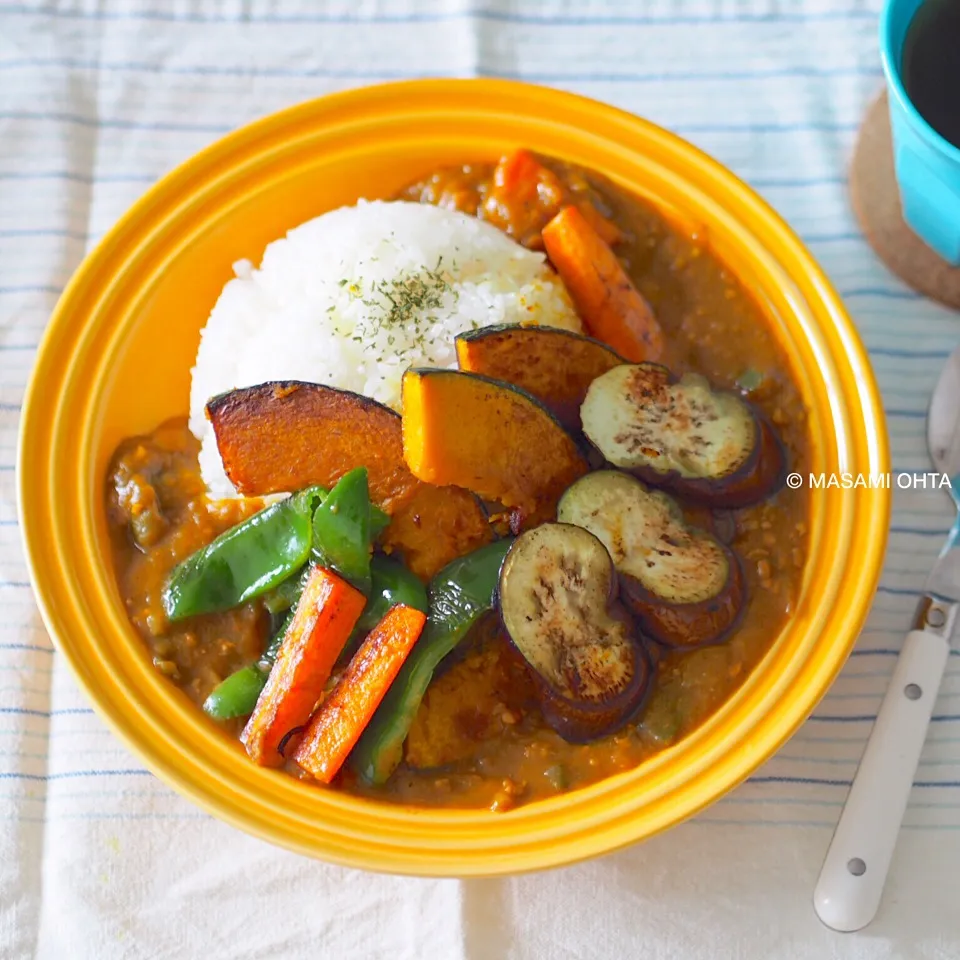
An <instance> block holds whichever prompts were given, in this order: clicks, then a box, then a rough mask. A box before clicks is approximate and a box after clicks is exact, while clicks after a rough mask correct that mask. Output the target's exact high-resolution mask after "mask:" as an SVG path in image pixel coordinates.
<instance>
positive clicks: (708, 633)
mask: <svg viewBox="0 0 960 960" xmlns="http://www.w3.org/2000/svg"><path fill="white" fill-rule="evenodd" d="M557 518H558V520H560V521H561V522H562V523H572V524H575V525H576V526H579V527H583V528H584V529H585V530H589V531H590V532H591V533H592V534H593V535H594V536H595V537H597V539H598V540H600V541H601V543H603V545H604V546H605V547H606V548H607V552H608V553H609V554H610V557H611V559H612V560H613V565H614V566H615V567H616V569H617V573H618V574H619V575H620V592H621V597H622V599H623V602H624V603H625V604H626V606H627V607H629V608H630V610H631V612H632V613H633V614H634V616H635V617H636V618H637V623H638V624H639V626H640V628H641V630H642V631H643V633H644V634H645V635H646V636H648V637H650V638H651V639H653V640H658V641H659V642H660V643H663V644H665V645H667V646H670V647H679V648H685V649H689V648H692V647H699V646H703V645H705V644H708V643H717V642H718V641H720V640H723V639H725V638H726V637H727V636H729V634H730V632H731V630H733V628H734V627H735V626H736V625H737V623H738V622H739V619H740V615H741V613H742V612H743V609H744V602H745V586H744V580H743V571H742V569H741V566H740V561H739V559H738V558H737V555H736V554H735V553H734V552H733V551H732V550H731V549H730V548H729V547H727V546H725V545H724V544H722V543H721V542H720V541H719V540H717V539H716V538H715V537H713V536H712V535H711V534H709V533H707V532H706V531H703V530H698V529H696V528H695V527H692V526H689V525H688V524H687V523H686V522H685V521H684V518H683V514H682V513H681V511H680V508H679V506H678V505H677V503H676V502H675V501H674V500H673V499H672V498H671V497H670V496H669V495H668V494H666V493H664V492H663V491H660V490H650V489H648V488H647V487H646V486H645V485H644V484H643V483H641V482H640V481H639V480H637V479H636V478H634V477H631V476H629V475H628V474H626V473H621V472H619V471H617V470H600V471H597V472H596V473H591V474H589V475H588V476H586V477H583V478H582V479H581V480H578V481H577V482H576V483H575V484H574V485H573V486H572V487H571V488H570V489H569V490H568V491H567V492H566V493H565V494H564V495H563V499H562V500H561V501H560V505H559V507H558V509H557Z"/></svg>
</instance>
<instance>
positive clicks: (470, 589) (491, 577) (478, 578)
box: [349, 538, 513, 784]
mask: <svg viewBox="0 0 960 960" xmlns="http://www.w3.org/2000/svg"><path fill="white" fill-rule="evenodd" d="M512 542H513V541H512V539H510V538H507V539H504V540H497V541H495V542H494V543H489V544H487V545H486V546H483V547H480V549H479V550H474V551H473V552H472V553H468V554H466V555H465V556H463V557H459V558H457V559H456V560H454V561H452V562H451V563H448V564H447V566H445V567H444V568H443V569H442V570H441V571H440V572H439V573H438V574H437V575H436V576H435V577H434V578H433V580H431V581H430V587H429V601H430V610H429V616H428V619H427V626H426V629H425V630H424V633H423V635H422V636H421V637H420V639H419V640H418V641H417V642H416V644H415V645H414V648H413V650H412V651H411V652H410V655H409V656H408V657H407V659H406V662H405V663H404V665H403V666H402V667H401V668H400V672H399V674H397V677H396V679H395V680H394V681H393V683H392V684H391V685H390V689H389V690H388V691H387V693H386V696H385V697H384V698H383V700H382V701H381V702H380V706H379V707H378V708H377V712H376V713H375V714H374V715H373V718H372V719H371V721H370V723H368V724H367V728H366V729H365V730H364V732H363V734H362V735H361V737H360V739H359V741H358V742H357V745H356V746H355V747H354V748H353V750H352V751H351V753H350V759H349V762H350V766H351V767H352V768H353V770H354V771H355V772H356V774H357V775H358V776H359V777H362V778H363V779H364V780H365V781H366V782H367V783H370V784H381V783H384V782H385V781H386V780H387V779H388V778H389V777H390V775H391V774H392V773H393V771H394V770H395V769H396V768H397V766H398V764H399V763H400V760H401V759H402V758H403V742H404V740H406V738H407V734H408V733H409V731H410V726H411V724H412V723H413V719H414V717H415V716H416V713H417V710H418V709H419V708H420V704H421V702H422V701H423V697H424V694H425V693H426V692H427V687H428V686H429V685H430V681H431V680H432V679H433V673H434V670H436V668H437V666H438V665H439V663H440V661H441V660H443V658H444V657H446V656H447V655H448V654H449V653H451V652H452V651H453V649H454V648H455V647H456V646H457V644H458V643H459V642H460V641H461V640H462V639H463V638H464V637H465V636H466V635H467V633H468V632H469V630H470V628H471V627H472V626H473V625H474V624H475V623H476V622H477V620H478V619H479V618H480V617H481V616H482V615H483V614H484V613H486V612H487V611H488V610H490V609H492V608H493V605H494V597H495V593H496V588H497V582H498V580H499V578H500V568H501V566H503V558H504V557H505V556H506V554H507V550H509V549H510V545H511V543H512Z"/></svg>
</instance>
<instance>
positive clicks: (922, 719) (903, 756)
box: [813, 628, 950, 931]
mask: <svg viewBox="0 0 960 960" xmlns="http://www.w3.org/2000/svg"><path fill="white" fill-rule="evenodd" d="M949 652H950V647H949V645H948V643H947V637H946V636H943V635H941V633H940V632H939V631H933V630H930V629H929V628H928V629H926V630H914V631H912V632H911V633H909V634H907V639H906V641H905V642H904V644H903V650H902V651H901V653H900V657H899V659H898V660H897V665H896V668H895V669H894V671H893V678H892V679H891V681H890V686H889V688H888V689H887V693H886V696H885V697H884V698H883V703H882V704H881V706H880V712H879V714H878V715H877V721H876V723H875V724H874V727H873V731H872V733H871V734H870V739H869V740H868V741H867V747H866V749H865V750H864V752H863V758H862V759H861V760H860V766H859V768H858V769H857V773H856V776H855V777H854V779H853V785H852V786H851V788H850V793H849V795H848V796H847V802H846V804H845V805H844V808H843V812H842V813H841V814H840V821H839V823H838V824H837V829H836V832H835V833H834V835H833V840H831V841H830V848H829V850H828V851H827V857H826V860H825V861H824V864H823V869H822V870H821V872H820V879H819V881H818V882H817V886H816V889H815V890H814V894H813V903H814V907H815V909H816V911H817V915H818V916H819V917H820V919H821V920H822V921H823V922H824V923H825V924H826V925H827V926H828V927H831V928H833V929H834V930H843V931H849V930H859V929H860V928H861V927H865V926H866V925H867V924H868V923H869V922H870V921H871V920H872V919H873V918H874V916H875V915H876V912H877V908H878V907H879V906H880V897H881V895H882V893H883V885H884V882H885V881H886V878H887V871H888V869H889V868H890V860H891V858H892V856H893V848H894V846H895V844H896V842H897V834H898V833H899V832H900V824H901V823H902V821H903V814H904V811H905V810H906V808H907V799H908V797H909V796H910V788H911V786H912V785H913V777H914V774H915V773H916V771H917V763H918V761H919V760H920V752H921V750H922V749H923V743H924V740H925V739H926V736H927V727H928V726H929V724H930V714H931V713H932V712H933V703H934V701H935V700H936V697H937V690H938V689H939V688H940V681H941V680H942V679H943V671H944V669H945V667H946V664H947V656H948V654H949Z"/></svg>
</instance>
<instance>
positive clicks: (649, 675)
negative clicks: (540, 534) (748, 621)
mask: <svg viewBox="0 0 960 960" xmlns="http://www.w3.org/2000/svg"><path fill="white" fill-rule="evenodd" d="M504 565H506V560H504ZM502 587H503V567H501V575H500V579H498V580H497V586H496V590H495V591H494V596H493V603H494V607H495V609H496V610H497V616H498V618H499V621H500V627H501V629H502V631H503V635H504V636H505V637H507V639H508V640H509V642H510V646H511V647H512V648H513V649H514V651H515V652H516V654H517V656H518V657H519V658H520V659H521V661H522V662H523V663H525V664H526V665H527V670H528V671H529V672H530V675H531V676H532V677H533V680H534V685H535V687H536V689H537V693H538V696H539V699H540V709H541V710H542V711H543V716H544V719H545V720H546V721H547V723H548V724H549V725H550V727H551V728H552V729H553V730H555V731H556V732H557V733H558V734H560V736H561V737H563V739H564V740H566V741H567V743H574V744H580V743H590V742H591V741H593V740H597V739H599V738H600V737H604V736H607V735H609V734H611V733H616V732H617V731H618V730H621V729H622V728H623V727H625V726H626V725H627V724H628V723H629V722H630V721H631V720H632V719H633V718H634V717H635V716H637V714H638V713H640V711H641V710H642V709H643V707H644V705H645V704H646V702H647V699H648V697H649V696H650V694H651V692H652V691H653V686H654V680H655V676H656V665H655V663H654V660H653V658H652V657H651V656H650V653H649V652H648V650H647V646H646V643H645V640H644V638H643V637H642V635H641V634H640V632H639V631H638V630H637V626H636V622H635V620H634V618H633V617H632V616H631V614H630V613H629V611H628V610H627V608H626V607H625V606H624V605H623V604H622V603H621V602H620V601H619V599H618V593H619V580H618V575H617V571H616V570H615V569H614V566H613V561H612V560H611V561H610V589H609V591H608V593H607V605H606V612H607V613H608V614H610V615H611V616H613V617H616V618H617V619H621V620H624V621H626V622H627V623H629V624H630V626H631V628H632V632H633V636H632V638H631V639H632V642H631V646H632V648H633V650H634V654H635V661H634V662H635V670H634V674H633V678H632V679H631V682H630V684H629V685H628V686H627V687H626V688H625V689H624V690H622V691H620V693H618V694H617V696H616V697H614V698H613V699H612V700H609V701H607V702H605V703H602V704H591V703H588V702H586V701H581V702H577V701H575V700H571V699H569V697H564V696H562V695H561V694H559V693H557V692H556V691H555V690H554V689H553V688H552V687H551V686H550V684H548V683H547V681H546V680H545V679H544V678H543V677H542V676H541V675H540V674H539V673H538V672H537V671H536V670H534V668H533V667H532V666H530V664H529V663H528V662H527V659H526V657H524V655H523V651H522V650H521V649H520V648H519V647H518V646H517V644H516V643H515V642H514V640H513V637H512V636H511V635H510V631H509V630H508V629H507V625H506V623H505V622H504V620H503V615H502V613H501V603H500V593H501V589H502Z"/></svg>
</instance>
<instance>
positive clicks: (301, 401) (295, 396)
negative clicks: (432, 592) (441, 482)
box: [207, 382, 492, 579]
mask: <svg viewBox="0 0 960 960" xmlns="http://www.w3.org/2000/svg"><path fill="white" fill-rule="evenodd" d="M207 411H208V413H209V416H210V419H211V421H212V422H213V429H214V432H215V434H216V437H217V447H218V448H219V450H220V456H221V459H222V460H223V465H224V469H225V471H226V474H227V476H228V477H229V478H230V481H231V482H232V483H233V485H234V486H235V487H236V488H237V490H238V491H239V492H240V493H242V494H244V495H245V496H262V495H265V494H268V493H280V492H286V491H289V490H299V489H302V488H303V487H307V486H312V485H314V484H319V485H320V486H327V487H332V486H333V485H334V484H335V483H336V481H337V480H339V479H340V477H342V476H343V475H344V474H345V473H347V472H348V471H350V470H353V469H354V468H355V467H366V468H367V477H368V482H369V485H370V499H371V500H372V501H373V502H374V503H376V504H377V505H378V506H380V507H382V508H383V509H384V510H386V512H387V513H388V514H390V515H391V522H390V526H389V527H388V528H387V530H386V532H385V533H384V534H383V537H382V542H383V544H384V545H385V546H389V547H390V549H392V550H393V551H395V552H397V553H399V554H400V556H402V557H403V558H404V560H406V562H407V564H408V566H410V568H411V569H412V570H413V571H414V573H416V574H418V575H419V576H421V577H423V578H424V579H429V578H430V577H431V576H432V575H433V574H434V573H435V572H436V571H437V570H439V569H440V567H442V566H444V565H445V564H446V563H448V562H449V561H450V560H452V559H453V558H454V557H458V556H460V555H461V554H462V553H465V552H468V551H469V550H472V549H474V548H475V547H478V546H481V545H482V544H484V543H486V542H488V541H489V540H490V539H491V538H492V533H491V531H490V529H489V524H488V522H487V515H486V511H485V510H484V509H483V505H482V504H481V503H480V501H479V500H478V499H477V498H476V497H475V496H474V495H473V494H471V493H469V492H468V491H466V490H461V489H458V488H457V487H448V486H442V487H436V486H429V485H427V484H424V483H421V482H420V481H419V480H418V479H417V478H416V477H415V476H414V475H413V474H412V473H411V472H410V470H409V468H408V467H407V464H406V462H405V461H404V459H403V439H402V438H403V429H402V426H401V421H400V415H399V414H398V413H396V412H395V411H393V410H391V409H389V408H388V407H384V406H382V405H381V404H379V403H377V402H376V401H375V400H370V399H369V398H367V397H361V396H358V395H357V394H355V393H348V392H346V391H344V390H336V389H334V388H333V387H326V386H322V385H321V384H316V383H299V382H286V383H264V384H261V385H260V386H257V387H246V388H244V389H242V390H234V391H232V392H231V393H226V394H223V395H222V396H219V397H215V398H214V399H213V400H211V401H210V403H208V404H207Z"/></svg>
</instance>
